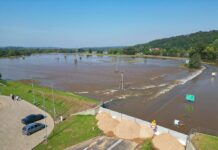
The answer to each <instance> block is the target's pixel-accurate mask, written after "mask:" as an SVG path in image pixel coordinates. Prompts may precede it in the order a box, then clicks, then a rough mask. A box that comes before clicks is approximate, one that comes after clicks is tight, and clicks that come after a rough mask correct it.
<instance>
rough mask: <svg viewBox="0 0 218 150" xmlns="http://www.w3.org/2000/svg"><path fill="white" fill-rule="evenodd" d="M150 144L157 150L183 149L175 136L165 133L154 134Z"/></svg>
mask: <svg viewBox="0 0 218 150" xmlns="http://www.w3.org/2000/svg"><path fill="white" fill-rule="evenodd" d="M152 144H153V146H154V148H156V149H158V150H185V148H184V146H183V145H182V144H181V143H179V141H178V140H177V139H176V138H175V137H173V136H171V135H169V134H167V133H164V134H160V135H157V136H155V137H154V138H153V139H152Z"/></svg>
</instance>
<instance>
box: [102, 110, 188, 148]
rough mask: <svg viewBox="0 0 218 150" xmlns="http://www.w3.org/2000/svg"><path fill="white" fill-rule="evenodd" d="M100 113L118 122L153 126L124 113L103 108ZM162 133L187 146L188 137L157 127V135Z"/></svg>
mask: <svg viewBox="0 0 218 150" xmlns="http://www.w3.org/2000/svg"><path fill="white" fill-rule="evenodd" d="M99 112H107V113H109V114H110V115H111V116H112V117H113V118H114V119H118V120H122V119H125V120H130V121H133V122H136V123H138V124H140V125H148V126H150V124H151V123H150V122H148V121H145V120H142V119H138V118H135V117H132V116H129V115H126V114H122V113H119V112H116V111H113V110H110V109H107V108H103V107H100V108H99ZM162 133H168V134H170V135H172V136H173V137H175V138H177V139H178V141H179V142H180V143H181V144H182V145H186V142H187V138H188V135H186V134H183V133H180V132H177V131H174V130H171V129H168V128H165V127H162V126H159V125H158V126H157V131H156V132H155V134H156V135H159V134H162Z"/></svg>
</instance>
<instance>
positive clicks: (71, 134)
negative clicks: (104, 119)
mask: <svg viewBox="0 0 218 150" xmlns="http://www.w3.org/2000/svg"><path fill="white" fill-rule="evenodd" d="M0 93H1V94H3V95H9V94H11V93H13V94H15V95H19V96H20V97H22V99H24V100H26V101H28V102H30V103H33V90H32V85H31V84H25V83H23V82H17V81H8V82H6V81H2V80H0ZM34 93H35V98H36V101H37V106H38V107H40V108H41V109H44V108H43V106H44V105H43V99H44V97H45V106H46V111H47V112H48V113H49V114H51V116H53V99H52V90H51V89H49V88H46V87H42V86H39V85H35V86H34ZM43 95H44V96H43ZM54 99H55V108H56V117H57V116H59V115H64V116H69V115H70V114H72V113H75V112H78V111H81V110H84V109H88V108H91V107H93V106H95V105H96V104H97V101H96V100H93V99H89V98H85V97H82V96H79V95H75V94H73V93H68V92H63V91H57V90H54ZM96 122H97V121H96V119H95V116H91V115H90V116H82V115H78V116H71V117H70V116H69V117H68V118H67V119H66V120H65V121H63V122H61V123H59V124H56V125H55V127H54V130H53V132H52V133H51V134H50V135H49V137H48V142H47V144H44V143H41V144H39V145H38V146H37V147H36V148H35V149H43V150H44V149H60V150H61V149H64V148H66V147H68V146H71V145H74V144H77V143H80V142H82V141H85V140H88V139H90V138H93V137H95V136H98V135H101V131H100V130H99V129H98V128H97V125H96Z"/></svg>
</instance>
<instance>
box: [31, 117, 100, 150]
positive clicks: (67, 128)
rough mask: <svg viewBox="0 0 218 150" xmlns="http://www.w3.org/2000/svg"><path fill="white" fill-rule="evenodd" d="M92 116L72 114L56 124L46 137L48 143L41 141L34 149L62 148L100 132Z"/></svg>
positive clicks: (55, 149) (54, 149) (58, 149)
mask: <svg viewBox="0 0 218 150" xmlns="http://www.w3.org/2000/svg"><path fill="white" fill-rule="evenodd" d="M96 123H97V121H96V119H95V117H94V116H80V115H78V116H73V117H71V118H70V119H68V120H66V121H65V122H62V123H59V124H58V125H56V127H55V129H54V131H53V132H52V134H51V135H50V136H49V138H48V143H47V144H44V143H41V144H39V145H38V146H36V147H35V148H34V149H35V150H44V149H52V150H62V149H64V148H66V147H69V146H71V145H75V144H78V143H80V142H82V141H86V140H88V139H91V138H93V137H95V136H98V135H100V134H101V131H100V130H99V129H98V128H97V126H96Z"/></svg>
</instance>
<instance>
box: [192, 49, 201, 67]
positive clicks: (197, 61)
mask: <svg viewBox="0 0 218 150" xmlns="http://www.w3.org/2000/svg"><path fill="white" fill-rule="evenodd" d="M189 67H190V68H195V69H198V68H200V67H201V55H200V54H199V53H198V52H195V53H192V54H191V55H190V59H189Z"/></svg>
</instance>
